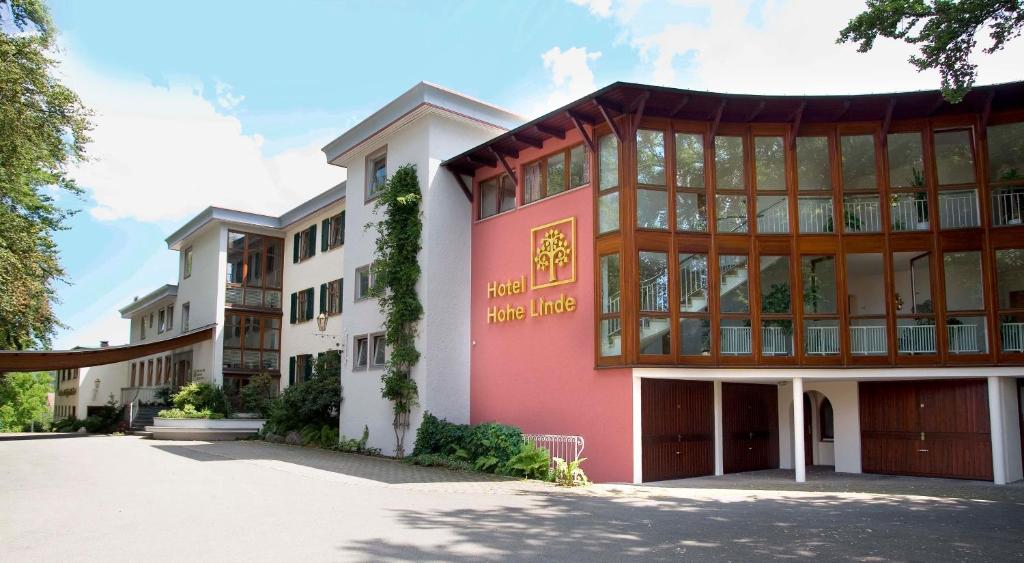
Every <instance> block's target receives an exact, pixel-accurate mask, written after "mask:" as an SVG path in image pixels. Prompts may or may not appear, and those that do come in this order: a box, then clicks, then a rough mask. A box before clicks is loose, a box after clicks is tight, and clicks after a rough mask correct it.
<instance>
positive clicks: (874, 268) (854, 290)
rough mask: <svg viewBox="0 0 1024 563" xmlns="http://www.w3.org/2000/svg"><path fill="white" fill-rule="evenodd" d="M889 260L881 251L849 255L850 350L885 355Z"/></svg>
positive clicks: (856, 353) (886, 346)
mask: <svg viewBox="0 0 1024 563" xmlns="http://www.w3.org/2000/svg"><path fill="white" fill-rule="evenodd" d="M884 287H885V262H884V260H883V259H882V255H881V254H877V253H863V254H847V255H846V292H847V295H846V309H847V311H846V313H847V315H848V316H849V319H850V335H849V336H850V354H851V355H853V356H885V355H887V354H888V353H889V339H888V335H887V330H886V325H887V322H886V317H885V299H886V297H885V296H886V292H885V291H880V288H884Z"/></svg>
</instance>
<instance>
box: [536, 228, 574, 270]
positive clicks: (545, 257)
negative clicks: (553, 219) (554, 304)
mask: <svg viewBox="0 0 1024 563" xmlns="http://www.w3.org/2000/svg"><path fill="white" fill-rule="evenodd" d="M571 254H572V249H571V248H569V243H568V242H567V241H566V240H565V235H564V234H562V231H559V230H558V229H551V230H549V231H548V232H546V233H544V238H542V239H541V241H540V245H539V246H537V252H536V255H535V256H534V258H533V261H534V263H535V264H536V265H537V269H547V271H548V282H554V281H558V267H559V266H564V265H565V264H568V263H569V259H570V258H571Z"/></svg>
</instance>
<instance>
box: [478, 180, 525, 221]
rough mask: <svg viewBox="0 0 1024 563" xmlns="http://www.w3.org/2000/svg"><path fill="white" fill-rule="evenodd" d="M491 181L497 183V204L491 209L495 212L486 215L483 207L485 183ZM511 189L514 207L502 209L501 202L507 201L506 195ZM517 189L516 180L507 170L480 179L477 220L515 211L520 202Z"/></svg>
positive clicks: (495, 198) (495, 196) (495, 195)
mask: <svg viewBox="0 0 1024 563" xmlns="http://www.w3.org/2000/svg"><path fill="white" fill-rule="evenodd" d="M491 182H494V183H495V192H494V205H495V208H494V209H493V210H491V211H493V213H488V214H486V215H485V214H484V209H483V205H484V184H489V183H491ZM509 190H511V191H512V194H511V195H512V208H511V209H505V210H502V209H501V204H502V202H503V201H505V195H507V193H508V191H509ZM516 190H517V188H516V184H515V182H513V181H512V177H511V176H509V175H508V173H506V172H502V173H500V174H496V175H494V176H491V177H489V178H487V179H485V180H480V181H479V182H477V198H476V201H477V205H476V206H475V207H476V214H477V216H476V217H477V221H483V220H485V219H490V218H491V217H497V216H498V215H503V214H505V213H510V212H512V211H515V210H516V207H517V205H518V202H519V200H518V198H517V197H516Z"/></svg>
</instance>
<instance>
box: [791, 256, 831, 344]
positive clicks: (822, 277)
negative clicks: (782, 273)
mask: <svg viewBox="0 0 1024 563" xmlns="http://www.w3.org/2000/svg"><path fill="white" fill-rule="evenodd" d="M800 266H801V267H800V273H801V281H802V282H803V283H802V286H803V306H804V352H805V353H806V354H807V355H809V356H834V355H838V354H839V318H838V317H839V309H838V306H837V303H836V259H835V256H802V257H801V258H800Z"/></svg>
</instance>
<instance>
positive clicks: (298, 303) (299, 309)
mask: <svg viewBox="0 0 1024 563" xmlns="http://www.w3.org/2000/svg"><path fill="white" fill-rule="evenodd" d="M289 318H290V319H291V324H295V323H304V322H306V321H308V320H312V318H313V288H312V287H310V288H308V289H304V290H302V291H297V292H295V293H293V294H292V297H291V313H290V317H289Z"/></svg>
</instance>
